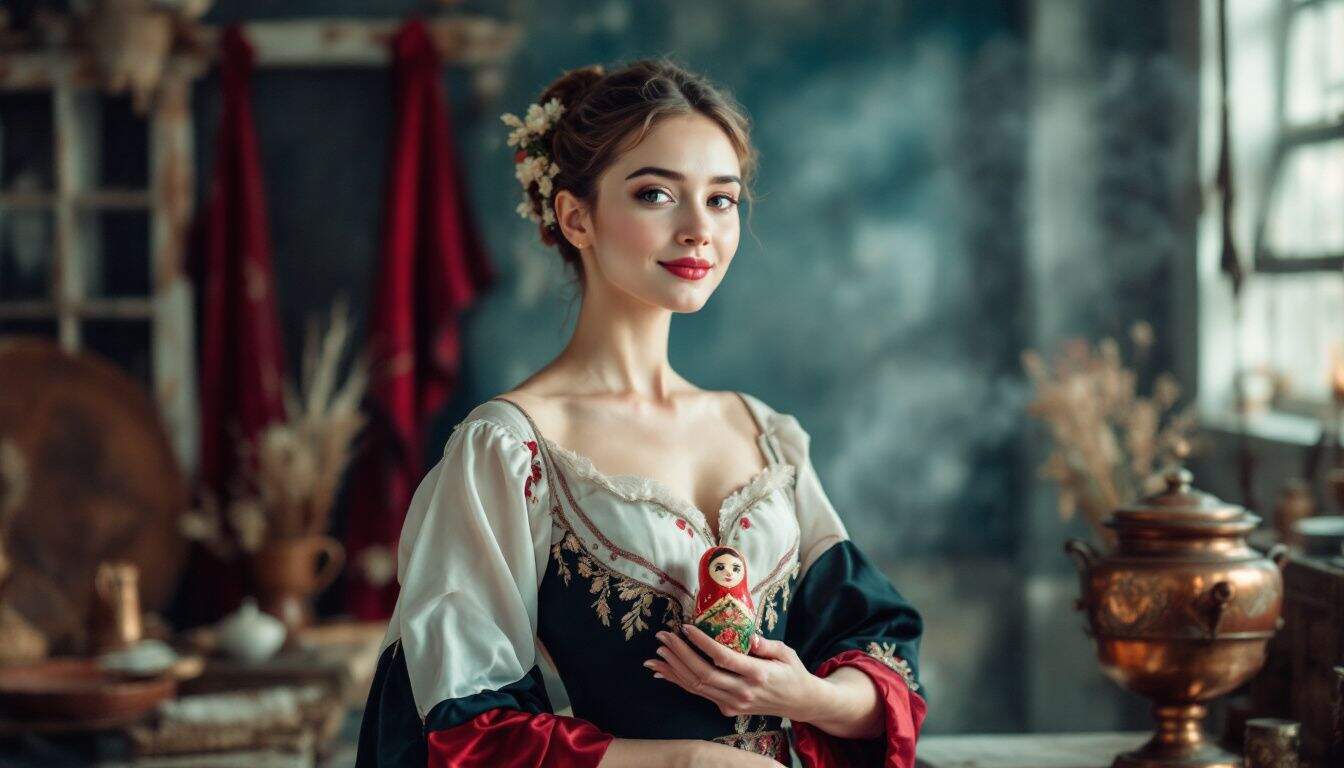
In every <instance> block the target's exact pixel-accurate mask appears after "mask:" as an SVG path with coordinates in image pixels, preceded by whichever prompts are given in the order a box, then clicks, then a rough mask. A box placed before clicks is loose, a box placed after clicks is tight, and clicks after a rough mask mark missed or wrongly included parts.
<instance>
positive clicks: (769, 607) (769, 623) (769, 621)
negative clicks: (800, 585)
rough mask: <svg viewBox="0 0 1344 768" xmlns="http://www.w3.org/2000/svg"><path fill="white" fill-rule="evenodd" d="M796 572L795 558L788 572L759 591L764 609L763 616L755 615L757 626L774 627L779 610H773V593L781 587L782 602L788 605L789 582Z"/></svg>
mask: <svg viewBox="0 0 1344 768" xmlns="http://www.w3.org/2000/svg"><path fill="white" fill-rule="evenodd" d="M797 573H798V561H796V560H795V561H794V563H793V567H792V568H790V569H789V572H788V573H787V574H785V575H784V577H783V578H781V579H780V580H779V581H776V582H775V583H774V584H771V585H770V586H769V587H766V589H765V591H764V592H762V593H761V606H762V607H763V608H764V610H765V616H764V617H757V622H756V623H757V626H761V625H762V624H763V625H764V626H765V628H766V629H767V630H773V629H774V628H775V623H776V622H778V621H779V612H778V611H776V610H775V595H776V594H777V593H778V592H779V591H780V590H781V589H782V590H784V596H783V604H784V605H788V604H789V582H790V581H791V580H792V579H793V577H794V575H795V574H797Z"/></svg>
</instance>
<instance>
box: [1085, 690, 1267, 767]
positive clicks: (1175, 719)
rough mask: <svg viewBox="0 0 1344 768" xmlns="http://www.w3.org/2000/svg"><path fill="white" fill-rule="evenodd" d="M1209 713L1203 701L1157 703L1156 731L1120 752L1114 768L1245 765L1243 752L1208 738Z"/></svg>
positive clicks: (1155, 714) (1112, 765) (1154, 715)
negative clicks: (1145, 740) (1133, 747)
mask: <svg viewBox="0 0 1344 768" xmlns="http://www.w3.org/2000/svg"><path fill="white" fill-rule="evenodd" d="M1207 713H1208V710H1207V709H1206V708H1205V707H1204V706H1203V705H1200V704H1177V705H1170V704H1159V705H1157V706H1154V707H1153V717H1155V718H1156V719H1157V732H1156V733H1154V734H1153V737H1152V738H1151V739H1149V740H1148V743H1146V744H1144V745H1143V746H1142V747H1139V748H1138V749H1136V750H1134V751H1132V752H1125V753H1123V754H1121V755H1118V756H1117V757H1116V758H1115V761H1114V762H1113V763H1111V768H1242V765H1243V763H1242V759H1241V756H1240V755H1238V754H1236V753H1233V752H1228V751H1227V750H1225V749H1223V748H1222V747H1220V746H1218V745H1217V744H1215V743H1214V742H1212V741H1209V740H1208V739H1207V738H1205V736H1204V728H1203V725H1202V723H1203V721H1204V716H1205V714H1207Z"/></svg>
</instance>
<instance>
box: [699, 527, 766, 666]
mask: <svg viewBox="0 0 1344 768" xmlns="http://www.w3.org/2000/svg"><path fill="white" fill-rule="evenodd" d="M755 614H756V610H755V606H754V604H753V603H752V599H751V589H750V587H749V586H748V583H747V563H746V560H745V559H744V558H743V557H742V553H741V552H738V551H737V550H736V549H733V548H732V547H710V548H709V549H707V550H705V553H704V554H703V555H701V557H700V588H699V590H698V592H697V593H696V599H695V619H694V621H693V622H692V623H694V624H695V626H697V627H699V628H700V630H701V631H703V632H704V633H705V634H707V635H709V636H710V637H712V638H714V639H715V640H716V641H718V642H719V643H721V644H722V645H724V646H725V647H728V648H731V649H733V650H735V651H738V652H740V653H750V651H751V642H752V638H753V637H754V636H755V635H756V615H755Z"/></svg>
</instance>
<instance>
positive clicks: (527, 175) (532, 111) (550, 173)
mask: <svg viewBox="0 0 1344 768" xmlns="http://www.w3.org/2000/svg"><path fill="white" fill-rule="evenodd" d="M564 111H565V107H564V105H563V104H561V103H560V100H559V99H551V100H549V101H547V102H546V103H545V104H529V105H528V107H527V111H526V113H525V115H524V117H522V118H520V117H518V116H517V115H515V114H513V113H511V112H506V113H504V114H503V115H500V120H501V121H503V123H504V124H505V125H507V126H509V127H510V128H512V129H513V130H512V131H510V132H509V138H508V145H509V146H510V147H519V148H522V149H525V150H526V151H527V153H528V154H527V156H526V157H524V158H523V159H522V160H520V161H518V162H516V163H515V164H514V171H513V175H514V177H515V178H517V179H518V183H519V184H520V185H521V186H522V188H523V195H524V197H523V202H521V203H519V204H518V207H517V208H516V209H515V210H516V211H517V212H518V215H519V216H522V217H523V218H525V219H527V220H529V221H533V222H538V223H541V222H545V224H546V226H552V225H554V224H555V211H554V209H553V208H552V207H551V201H550V196H551V192H552V191H554V189H555V184H554V182H553V181H552V179H554V178H555V177H556V176H557V175H558V174H559V173H560V166H559V165H557V164H556V163H554V162H552V161H551V159H550V158H549V157H547V156H546V154H545V151H544V146H545V145H544V144H542V143H541V142H542V141H543V139H544V138H545V136H546V132H547V131H549V130H550V129H551V128H552V127H553V126H554V125H555V123H556V121H558V120H559V119H560V115H561V114H563V113H564ZM533 182H536V184H537V192H538V194H540V195H541V197H542V201H541V205H540V208H541V211H540V213H538V211H537V206H536V205H534V204H533V202H532V196H531V195H530V194H529V192H528V190H529V189H531V186H532V183H533Z"/></svg>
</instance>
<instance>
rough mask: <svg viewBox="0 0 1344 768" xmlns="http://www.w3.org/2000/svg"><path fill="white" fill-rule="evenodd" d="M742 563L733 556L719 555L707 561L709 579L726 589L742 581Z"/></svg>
mask: <svg viewBox="0 0 1344 768" xmlns="http://www.w3.org/2000/svg"><path fill="white" fill-rule="evenodd" d="M742 576H743V573H742V561H741V560H739V559H738V558H737V557H736V556H734V555H727V554H725V555H719V556H718V557H716V558H714V559H713V560H710V561H709V577H710V578H711V579H713V580H714V581H715V582H717V583H718V584H719V585H720V586H722V587H724V588H726V589H732V588H733V587H736V586H737V585H738V583H739V582H741V581H742Z"/></svg>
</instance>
